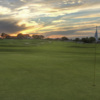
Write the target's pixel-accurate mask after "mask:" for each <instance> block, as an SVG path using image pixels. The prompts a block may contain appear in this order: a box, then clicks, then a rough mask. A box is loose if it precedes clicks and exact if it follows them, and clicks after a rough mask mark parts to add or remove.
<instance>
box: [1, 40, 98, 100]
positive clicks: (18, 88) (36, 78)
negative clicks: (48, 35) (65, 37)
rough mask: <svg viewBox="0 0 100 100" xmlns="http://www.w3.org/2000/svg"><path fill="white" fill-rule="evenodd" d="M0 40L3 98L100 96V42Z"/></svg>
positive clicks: (83, 99) (81, 99)
mask: <svg viewBox="0 0 100 100" xmlns="http://www.w3.org/2000/svg"><path fill="white" fill-rule="evenodd" d="M94 63H95V44H93V43H90V44H85V43H76V42H66V41H55V40H34V39H33V40H32V39H30V40H27V39H26V40H17V39H15V40H7V39H1V40H0V100H100V44H97V48H96V70H95V71H96V75H95V84H96V86H93V82H94Z"/></svg>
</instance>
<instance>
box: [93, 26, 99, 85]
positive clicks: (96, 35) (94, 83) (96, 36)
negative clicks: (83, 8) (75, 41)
mask: <svg viewBox="0 0 100 100" xmlns="http://www.w3.org/2000/svg"><path fill="white" fill-rule="evenodd" d="M95 39H96V41H95V55H94V79H93V86H96V82H95V77H96V49H97V42H98V32H97V26H96V33H95Z"/></svg>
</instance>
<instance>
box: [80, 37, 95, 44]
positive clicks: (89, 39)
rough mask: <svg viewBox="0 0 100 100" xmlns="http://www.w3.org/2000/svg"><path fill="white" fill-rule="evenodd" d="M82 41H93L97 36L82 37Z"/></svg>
mask: <svg viewBox="0 0 100 100" xmlns="http://www.w3.org/2000/svg"><path fill="white" fill-rule="evenodd" d="M81 41H82V42H84V43H93V42H95V38H94V37H89V38H88V37H86V38H82V39H81Z"/></svg>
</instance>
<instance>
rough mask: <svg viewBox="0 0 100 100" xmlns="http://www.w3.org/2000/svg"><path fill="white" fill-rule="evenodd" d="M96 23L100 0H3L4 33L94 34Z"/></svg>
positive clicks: (98, 23) (1, 24) (0, 26)
mask: <svg viewBox="0 0 100 100" xmlns="http://www.w3.org/2000/svg"><path fill="white" fill-rule="evenodd" d="M96 26H98V32H99V29H100V0H0V33H6V34H10V35H17V34H18V33H23V34H30V35H32V34H41V35H44V36H45V37H49V38H60V37H63V36H66V37H68V38H76V37H90V36H94V33H95V30H96V28H95V27H96Z"/></svg>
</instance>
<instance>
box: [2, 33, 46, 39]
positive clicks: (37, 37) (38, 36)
mask: <svg viewBox="0 0 100 100" xmlns="http://www.w3.org/2000/svg"><path fill="white" fill-rule="evenodd" d="M1 37H2V39H31V38H33V39H44V36H43V35H32V36H30V35H29V34H22V33H19V34H17V36H10V35H9V34H6V33H1Z"/></svg>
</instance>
